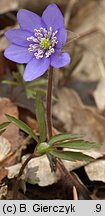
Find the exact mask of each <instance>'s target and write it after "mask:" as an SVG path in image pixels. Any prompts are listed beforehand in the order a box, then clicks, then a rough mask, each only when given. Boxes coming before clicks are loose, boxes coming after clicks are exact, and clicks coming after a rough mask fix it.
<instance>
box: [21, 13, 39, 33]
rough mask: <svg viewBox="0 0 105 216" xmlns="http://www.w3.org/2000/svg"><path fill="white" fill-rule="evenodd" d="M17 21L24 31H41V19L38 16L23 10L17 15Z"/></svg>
mask: <svg viewBox="0 0 105 216" xmlns="http://www.w3.org/2000/svg"><path fill="white" fill-rule="evenodd" d="M17 19H18V23H19V25H20V27H21V28H22V29H23V30H27V31H30V32H34V29H35V28H36V29H39V28H40V27H41V18H40V16H38V15H37V14H35V13H33V12H31V11H28V10H25V9H22V10H19V12H18V13H17Z"/></svg>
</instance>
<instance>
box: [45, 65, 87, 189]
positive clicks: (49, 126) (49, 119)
mask: <svg viewBox="0 0 105 216" xmlns="http://www.w3.org/2000/svg"><path fill="white" fill-rule="evenodd" d="M52 81H53V67H51V66H50V67H49V71H48V90H47V111H46V112H47V138H48V139H50V138H51V137H52ZM47 156H48V159H49V162H50V167H51V170H52V171H55V170H56V168H58V169H59V171H60V172H61V174H62V175H63V177H64V178H65V179H68V180H69V182H70V184H71V185H72V187H73V186H75V187H76V188H77V189H79V190H80V191H84V193H86V189H85V188H84V186H82V185H81V184H80V182H79V181H78V180H77V179H76V178H75V177H74V176H73V175H72V174H71V173H70V172H68V170H67V169H66V167H65V165H64V164H63V162H62V161H61V160H60V159H58V158H57V160H56V158H55V157H53V156H52V155H51V154H47Z"/></svg>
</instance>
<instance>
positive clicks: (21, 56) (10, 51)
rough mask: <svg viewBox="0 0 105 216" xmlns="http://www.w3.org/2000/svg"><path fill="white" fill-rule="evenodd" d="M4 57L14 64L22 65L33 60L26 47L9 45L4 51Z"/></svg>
mask: <svg viewBox="0 0 105 216" xmlns="http://www.w3.org/2000/svg"><path fill="white" fill-rule="evenodd" d="M4 56H5V57H6V58H8V59H10V60H12V61H14V62H17V63H20V64H24V63H28V62H29V61H30V60H31V59H32V58H33V53H32V52H29V51H28V49H27V48H26V47H22V46H18V45H15V44H11V45H10V46H8V47H7V49H6V50H5V52H4Z"/></svg>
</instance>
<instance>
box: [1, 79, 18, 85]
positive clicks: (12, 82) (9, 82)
mask: <svg viewBox="0 0 105 216" xmlns="http://www.w3.org/2000/svg"><path fill="white" fill-rule="evenodd" d="M2 83H3V84H6V85H12V86H18V83H17V82H15V81H13V80H3V81H2Z"/></svg>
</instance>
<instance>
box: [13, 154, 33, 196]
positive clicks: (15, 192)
mask: <svg viewBox="0 0 105 216" xmlns="http://www.w3.org/2000/svg"><path fill="white" fill-rule="evenodd" d="M34 157H35V155H34V154H31V155H30V156H29V157H28V158H27V159H26V160H25V162H24V163H23V165H22V167H21V168H20V171H19V174H18V176H17V178H16V182H15V185H14V190H13V200H14V199H16V198H17V195H18V189H19V183H20V177H21V175H22V174H23V171H24V169H25V167H26V165H27V164H28V162H29V161H30V160H31V159H32V158H34Z"/></svg>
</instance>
